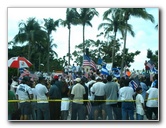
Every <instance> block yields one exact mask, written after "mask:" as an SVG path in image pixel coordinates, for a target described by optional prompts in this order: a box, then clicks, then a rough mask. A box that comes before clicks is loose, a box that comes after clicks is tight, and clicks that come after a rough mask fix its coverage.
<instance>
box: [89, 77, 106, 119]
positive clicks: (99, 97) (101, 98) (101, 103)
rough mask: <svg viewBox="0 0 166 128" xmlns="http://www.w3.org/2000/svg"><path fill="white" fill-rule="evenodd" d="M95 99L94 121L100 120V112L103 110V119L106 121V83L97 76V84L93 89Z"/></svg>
mask: <svg viewBox="0 0 166 128" xmlns="http://www.w3.org/2000/svg"><path fill="white" fill-rule="evenodd" d="M91 91H92V93H93V94H94V95H95V97H94V120H97V119H98V113H99V110H102V119H103V120H105V119H106V110H105V109H106V108H105V100H106V99H105V83H103V81H102V78H101V77H99V76H97V77H96V83H94V84H93V86H92V88H91Z"/></svg>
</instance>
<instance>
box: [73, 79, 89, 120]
mask: <svg viewBox="0 0 166 128" xmlns="http://www.w3.org/2000/svg"><path fill="white" fill-rule="evenodd" d="M75 82H76V84H75V85H74V86H73V87H72V90H71V97H72V100H73V101H72V114H71V120H77V119H78V120H84V119H85V115H84V104H83V103H84V102H83V98H84V95H85V93H86V92H85V88H84V87H83V85H81V84H80V83H81V78H76V79H75Z"/></svg>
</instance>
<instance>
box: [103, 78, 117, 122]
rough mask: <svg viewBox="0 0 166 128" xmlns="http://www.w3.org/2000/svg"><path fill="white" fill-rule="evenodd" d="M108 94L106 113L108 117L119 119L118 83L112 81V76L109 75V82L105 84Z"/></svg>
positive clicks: (106, 94)
mask: <svg viewBox="0 0 166 128" xmlns="http://www.w3.org/2000/svg"><path fill="white" fill-rule="evenodd" d="M105 96H106V114H107V115H108V119H109V120H112V119H113V115H114V119H117V100H118V85H117V83H116V82H113V81H112V76H107V83H106V84H105Z"/></svg>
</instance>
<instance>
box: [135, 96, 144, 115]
mask: <svg viewBox="0 0 166 128" xmlns="http://www.w3.org/2000/svg"><path fill="white" fill-rule="evenodd" d="M135 103H136V113H138V114H140V115H144V109H143V107H142V103H143V104H144V98H143V96H142V95H141V94H137V96H136V102H135Z"/></svg>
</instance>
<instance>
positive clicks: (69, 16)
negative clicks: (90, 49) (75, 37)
mask: <svg viewBox="0 0 166 128" xmlns="http://www.w3.org/2000/svg"><path fill="white" fill-rule="evenodd" d="M76 17H77V13H76V8H67V10H66V19H65V20H64V21H62V25H64V27H65V26H67V28H68V30H69V37H68V64H69V65H70V58H71V54H70V36H71V25H72V24H73V25H76V24H75V22H74V20H75V19H76Z"/></svg>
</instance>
